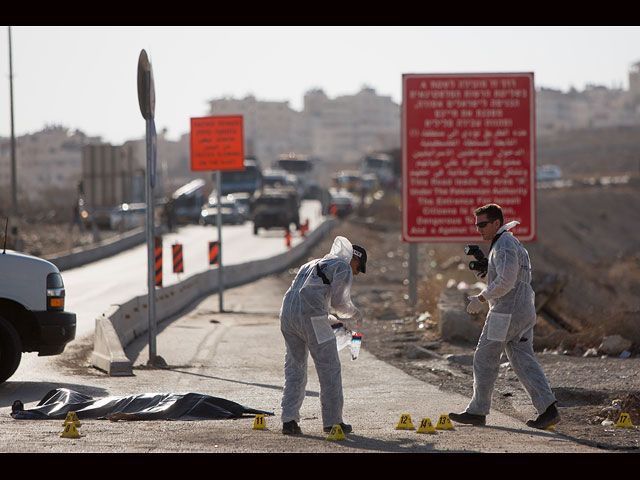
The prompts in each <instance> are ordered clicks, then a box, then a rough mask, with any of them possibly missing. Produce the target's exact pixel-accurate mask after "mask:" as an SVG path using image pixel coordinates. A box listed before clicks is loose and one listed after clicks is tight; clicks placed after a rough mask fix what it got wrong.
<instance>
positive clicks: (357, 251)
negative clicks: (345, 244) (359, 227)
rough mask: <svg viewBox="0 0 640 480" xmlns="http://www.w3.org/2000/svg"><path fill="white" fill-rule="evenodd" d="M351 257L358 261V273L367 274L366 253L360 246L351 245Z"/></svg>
mask: <svg viewBox="0 0 640 480" xmlns="http://www.w3.org/2000/svg"><path fill="white" fill-rule="evenodd" d="M353 256H354V257H357V258H358V260H360V271H361V272H362V273H366V272H367V251H366V250H365V249H364V248H362V247H361V246H360V245H353Z"/></svg>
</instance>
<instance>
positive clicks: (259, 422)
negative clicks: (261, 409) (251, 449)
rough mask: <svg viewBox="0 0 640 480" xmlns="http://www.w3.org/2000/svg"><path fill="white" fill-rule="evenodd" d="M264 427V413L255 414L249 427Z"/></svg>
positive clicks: (259, 428) (253, 428)
mask: <svg viewBox="0 0 640 480" xmlns="http://www.w3.org/2000/svg"><path fill="white" fill-rule="evenodd" d="M265 428H267V425H266V424H265V421H264V415H262V414H258V415H256V418H255V420H254V421H253V427H251V430H264V429H265Z"/></svg>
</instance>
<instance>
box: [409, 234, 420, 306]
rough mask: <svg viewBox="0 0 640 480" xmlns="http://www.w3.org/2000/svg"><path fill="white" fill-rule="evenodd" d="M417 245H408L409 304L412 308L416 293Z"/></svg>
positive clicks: (414, 303)
mask: <svg viewBox="0 0 640 480" xmlns="http://www.w3.org/2000/svg"><path fill="white" fill-rule="evenodd" d="M417 283H418V244H417V243H410V244H409V304H410V305H411V306H412V307H414V306H415V305H416V301H417V297H418V295H417V291H418V286H417Z"/></svg>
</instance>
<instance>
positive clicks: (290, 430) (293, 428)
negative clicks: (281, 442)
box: [282, 420, 302, 435]
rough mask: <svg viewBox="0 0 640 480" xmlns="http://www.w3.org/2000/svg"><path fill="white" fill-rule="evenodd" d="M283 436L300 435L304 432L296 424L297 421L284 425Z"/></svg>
mask: <svg viewBox="0 0 640 480" xmlns="http://www.w3.org/2000/svg"><path fill="white" fill-rule="evenodd" d="M282 434H283V435H300V434H302V430H300V427H299V426H298V424H297V423H296V421H295V420H291V421H290V422H287V423H283V424H282Z"/></svg>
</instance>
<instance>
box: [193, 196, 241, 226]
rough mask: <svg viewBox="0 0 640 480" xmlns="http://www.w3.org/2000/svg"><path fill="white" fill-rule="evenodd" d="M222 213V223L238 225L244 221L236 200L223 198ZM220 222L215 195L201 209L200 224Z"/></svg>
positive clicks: (221, 203)
mask: <svg viewBox="0 0 640 480" xmlns="http://www.w3.org/2000/svg"><path fill="white" fill-rule="evenodd" d="M220 213H221V216H222V223H226V224H232V225H238V224H241V223H243V222H244V219H243V217H242V214H241V213H240V210H238V205H237V204H236V202H234V201H231V200H228V199H226V198H223V199H222V200H221V202H220ZM217 224H218V202H217V199H216V198H215V197H213V198H210V199H209V201H208V202H207V203H206V204H205V205H204V206H203V207H202V210H201V211H200V225H217Z"/></svg>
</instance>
